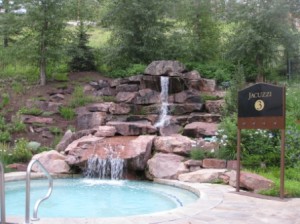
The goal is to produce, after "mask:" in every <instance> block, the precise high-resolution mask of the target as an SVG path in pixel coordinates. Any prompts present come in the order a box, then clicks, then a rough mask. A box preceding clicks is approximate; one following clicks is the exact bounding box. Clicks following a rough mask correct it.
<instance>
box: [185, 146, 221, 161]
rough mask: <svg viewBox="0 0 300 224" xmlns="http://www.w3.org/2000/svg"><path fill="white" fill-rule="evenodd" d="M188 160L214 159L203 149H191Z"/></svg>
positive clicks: (213, 155)
mask: <svg viewBox="0 0 300 224" xmlns="http://www.w3.org/2000/svg"><path fill="white" fill-rule="evenodd" d="M190 158H191V159H194V160H203V159H205V158H215V154H214V153H213V152H209V151H206V150H203V149H198V148H193V149H192V150H191V152H190Z"/></svg>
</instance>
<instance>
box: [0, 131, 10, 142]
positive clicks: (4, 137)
mask: <svg viewBox="0 0 300 224" xmlns="http://www.w3.org/2000/svg"><path fill="white" fill-rule="evenodd" d="M10 140H11V135H10V133H9V132H8V131H6V130H5V131H0V142H9V141H10Z"/></svg>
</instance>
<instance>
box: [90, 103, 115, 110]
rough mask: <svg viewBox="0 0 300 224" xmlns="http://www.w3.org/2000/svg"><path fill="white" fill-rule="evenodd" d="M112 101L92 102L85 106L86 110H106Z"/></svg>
mask: <svg viewBox="0 0 300 224" xmlns="http://www.w3.org/2000/svg"><path fill="white" fill-rule="evenodd" d="M111 105H112V103H110V102H104V103H94V104H90V105H88V106H86V109H87V111H89V112H108V110H109V108H110V107H111Z"/></svg>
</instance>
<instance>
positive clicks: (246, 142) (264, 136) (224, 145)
mask: <svg viewBox="0 0 300 224" xmlns="http://www.w3.org/2000/svg"><path fill="white" fill-rule="evenodd" d="M236 117H237V116H236V115H233V116H232V117H226V118H225V119H223V120H222V122H221V124H220V129H219V131H218V141H219V144H220V149H219V152H218V157H219V158H222V159H227V160H230V159H236V149H237V147H236V146H237V139H236V138H237V127H236V124H237V123H236ZM241 151H242V152H241V160H242V163H243V165H244V166H245V167H259V166H267V167H278V166H280V141H279V134H278V132H276V131H267V130H260V129H258V130H242V132H241Z"/></svg>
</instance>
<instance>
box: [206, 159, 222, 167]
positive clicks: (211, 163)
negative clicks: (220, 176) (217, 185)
mask: <svg viewBox="0 0 300 224" xmlns="http://www.w3.org/2000/svg"><path fill="white" fill-rule="evenodd" d="M202 166H203V167H204V168H213V169H225V168H226V160H223V159H203V164H202Z"/></svg>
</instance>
